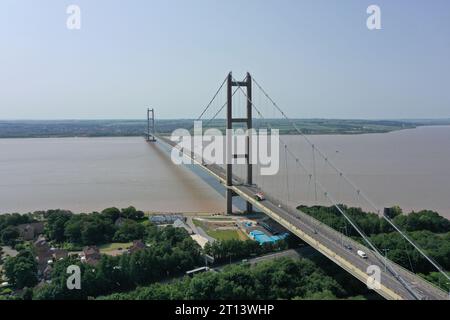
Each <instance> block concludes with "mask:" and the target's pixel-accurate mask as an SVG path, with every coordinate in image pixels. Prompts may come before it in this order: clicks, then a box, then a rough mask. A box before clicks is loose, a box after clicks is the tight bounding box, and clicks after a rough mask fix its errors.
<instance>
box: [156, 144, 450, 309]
mask: <svg viewBox="0 0 450 320" xmlns="http://www.w3.org/2000/svg"><path fill="white" fill-rule="evenodd" d="M158 138H159V141H161V142H163V143H165V144H167V145H169V146H170V147H172V148H176V147H177V146H176V144H175V143H174V142H172V141H171V140H169V139H168V138H166V137H158ZM185 154H186V155H187V156H188V157H190V158H191V159H192V160H193V161H194V162H195V163H196V164H198V165H199V166H200V167H201V168H202V169H203V170H205V171H206V172H207V173H209V174H210V175H212V176H214V177H215V178H216V179H217V180H219V181H220V182H221V183H222V184H223V185H224V186H225V187H227V186H226V172H225V170H224V169H223V168H221V167H219V166H217V165H213V164H212V165H204V164H202V163H201V161H198V160H197V159H196V157H195V156H194V157H192V156H190V155H189V154H187V153H185ZM233 180H234V183H235V185H234V186H231V187H227V188H230V189H232V190H233V191H234V192H235V193H236V194H237V195H239V196H240V197H242V198H243V199H244V200H246V201H248V202H250V203H252V204H253V206H254V207H255V208H258V209H259V210H261V211H262V212H264V213H265V214H267V215H268V216H269V217H271V218H272V219H274V220H275V221H277V222H278V223H280V224H281V225H282V226H284V227H285V228H286V229H288V230H289V231H291V232H292V233H293V234H295V235H297V236H298V237H299V238H301V239H302V240H303V241H305V242H306V243H308V244H309V245H310V246H311V247H313V248H315V249H316V250H317V251H319V252H321V253H322V254H323V255H325V256H326V257H327V258H329V259H330V260H332V261H333V262H334V263H336V264H337V265H339V266H340V267H341V268H343V269H344V270H346V271H347V272H349V273H350V274H351V275H353V276H354V277H356V278H357V279H359V280H360V281H362V282H363V283H367V280H368V278H369V275H368V274H367V273H366V270H367V267H368V266H370V265H377V266H379V267H380V269H381V272H382V273H381V286H380V288H378V289H375V291H377V292H378V293H379V294H380V295H382V296H383V297H385V298H386V299H394V300H403V299H406V300H410V299H416V298H415V296H414V295H413V294H412V293H411V292H410V290H409V289H408V288H407V287H406V286H405V285H403V284H402V283H401V282H400V281H399V280H397V279H396V278H395V277H396V276H395V274H393V273H392V272H390V271H389V269H388V270H387V271H385V268H384V261H383V259H381V258H380V257H379V256H377V255H376V253H375V252H373V251H372V250H371V249H369V248H367V247H365V246H363V245H361V244H359V243H357V242H355V241H353V240H352V239H350V238H348V237H346V236H345V235H343V234H341V233H339V232H337V231H335V230H334V229H332V228H330V227H328V226H326V225H324V224H322V223H320V222H319V221H317V220H316V219H314V218H312V217H310V216H308V215H306V214H304V213H302V212H300V211H299V210H297V209H295V208H288V207H285V206H281V205H280V204H279V203H278V202H277V201H276V199H270V198H267V199H266V200H264V201H261V202H259V201H257V200H255V199H254V194H255V193H256V192H258V191H261V190H260V189H259V188H258V187H257V186H249V185H245V184H243V183H242V182H241V181H240V180H239V179H238V178H237V177H234V178H233ZM343 243H346V244H347V243H351V247H352V249H351V250H349V249H347V248H345V247H344V245H343ZM357 250H362V251H364V252H365V253H366V254H367V256H368V258H367V259H362V258H361V257H359V256H358V255H357V254H356V251H357ZM388 264H389V265H390V266H391V268H394V269H395V271H396V272H397V273H398V274H399V275H400V276H401V277H402V279H403V280H404V281H405V282H406V283H407V284H408V286H409V287H410V288H412V289H413V290H414V291H415V293H416V294H419V295H420V297H421V298H422V299H430V300H445V299H447V298H448V296H447V293H446V292H444V291H442V290H440V289H439V288H437V287H436V286H434V285H432V284H431V283H429V282H427V281H426V280H424V279H422V278H421V277H419V276H417V275H415V274H413V273H411V272H410V271H408V270H406V269H404V268H402V267H400V266H399V265H397V264H395V263H393V262H392V261H389V262H388Z"/></svg>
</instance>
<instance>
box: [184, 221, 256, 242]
mask: <svg viewBox="0 0 450 320" xmlns="http://www.w3.org/2000/svg"><path fill="white" fill-rule="evenodd" d="M192 221H193V223H194V224H195V225H196V226H197V227H200V228H202V229H203V230H204V231H205V232H206V233H207V234H208V236H210V237H212V238H214V239H216V240H231V239H236V240H248V237H247V236H246V235H245V234H244V233H243V232H242V231H241V230H238V229H236V230H215V229H211V228H208V227H207V225H206V224H205V223H203V222H202V221H200V220H197V219H192Z"/></svg>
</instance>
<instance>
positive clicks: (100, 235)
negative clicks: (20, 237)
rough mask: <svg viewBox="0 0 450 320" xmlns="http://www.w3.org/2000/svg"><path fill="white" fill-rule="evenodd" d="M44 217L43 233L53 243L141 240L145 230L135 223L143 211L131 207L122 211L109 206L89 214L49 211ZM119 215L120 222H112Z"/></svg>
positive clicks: (142, 214) (85, 243)
mask: <svg viewBox="0 0 450 320" xmlns="http://www.w3.org/2000/svg"><path fill="white" fill-rule="evenodd" d="M44 217H45V218H46V219H47V223H46V229H45V233H46V235H47V237H48V239H49V240H51V241H52V240H53V241H55V242H57V243H62V242H70V243H73V244H79V245H94V244H102V243H108V242H111V241H116V242H128V241H132V240H137V239H142V237H143V236H144V231H145V230H144V229H145V227H144V226H143V225H142V224H140V223H139V222H140V220H142V218H143V217H144V213H143V212H142V211H138V210H136V209H135V208H134V207H128V208H126V209H122V210H119V209H117V208H109V209H105V210H103V211H102V212H101V213H98V212H93V213H90V214H73V213H72V212H70V211H62V210H51V211H47V212H46V213H45V215H44ZM119 218H121V219H122V221H121V222H120V223H116V221H117V220H118V219H119Z"/></svg>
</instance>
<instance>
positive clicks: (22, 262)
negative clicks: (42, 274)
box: [3, 250, 38, 289]
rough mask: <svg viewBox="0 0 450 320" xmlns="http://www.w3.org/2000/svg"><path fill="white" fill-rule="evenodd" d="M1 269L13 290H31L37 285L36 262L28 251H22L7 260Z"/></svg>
mask: <svg viewBox="0 0 450 320" xmlns="http://www.w3.org/2000/svg"><path fill="white" fill-rule="evenodd" d="M3 269H4V273H5V276H6V277H7V278H8V280H9V283H10V284H11V285H12V286H14V287H15V288H20V289H22V288H24V287H28V288H32V287H34V286H35V285H36V284H37V283H38V278H37V262H36V260H35V259H34V255H33V253H32V252H31V251H29V250H23V251H21V252H19V254H18V255H17V256H15V257H13V258H9V259H7V260H6V262H5V264H4V266H3Z"/></svg>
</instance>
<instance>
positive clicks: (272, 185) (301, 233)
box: [145, 72, 450, 300]
mask: <svg viewBox="0 0 450 320" xmlns="http://www.w3.org/2000/svg"><path fill="white" fill-rule="evenodd" d="M254 88H256V89H257V93H256V92H254V91H253V89H254ZM255 93H256V94H255ZM255 96H258V97H256V98H255ZM223 113H225V115H223ZM208 114H211V115H210V116H208V117H207V115H208ZM254 114H256V117H254V116H253V115H254ZM222 115H223V118H222ZM275 118H278V119H284V122H285V123H288V124H289V130H291V132H295V134H296V138H295V139H289V138H288V137H286V136H280V138H279V142H280V148H279V149H280V150H279V151H280V153H281V154H282V155H283V159H282V160H283V162H284V164H285V166H284V168H280V169H281V170H279V173H277V174H276V175H275V176H263V175H261V174H260V170H259V169H260V166H259V165H258V164H253V163H252V162H253V161H251V150H252V149H251V148H252V138H251V134H252V129H254V125H255V124H256V126H257V127H258V129H262V128H264V129H268V130H273V125H272V124H271V122H273V121H271V120H272V119H275ZM147 119H148V127H147V132H145V135H146V137H147V141H149V143H155V142H157V143H162V144H165V145H167V146H169V147H170V148H172V149H176V150H177V151H178V152H179V153H180V154H182V155H183V156H184V157H187V158H188V159H190V160H191V161H192V163H194V164H196V165H197V166H198V167H200V168H201V169H203V170H204V171H205V172H206V173H208V174H209V175H211V176H212V177H214V178H215V179H217V181H219V182H220V183H221V184H223V185H224V187H225V188H226V207H227V213H229V214H230V213H232V210H233V200H232V199H233V197H240V198H242V199H243V200H244V201H245V202H246V203H247V212H252V211H253V210H255V209H257V210H258V211H261V212H263V213H264V214H266V215H267V216H269V217H270V218H271V219H273V220H274V221H276V222H278V223H279V224H281V225H282V226H283V227H285V228H286V229H287V230H289V231H290V232H291V233H293V234H294V235H296V236H298V237H299V238H300V239H302V240H303V241H304V242H306V243H307V244H309V245H310V246H311V247H313V248H314V249H315V250H317V251H318V252H320V253H321V254H323V255H324V256H326V257H327V258H328V259H330V260H331V261H333V262H334V263H335V264H337V265H338V266H340V267H341V268H342V269H344V270H345V271H347V272H348V273H349V274H351V275H352V276H354V277H355V278H357V279H358V280H360V281H362V282H363V283H364V284H368V283H371V284H372V289H373V290H375V291H376V292H377V293H379V294H380V295H381V296H383V297H384V298H386V299H390V300H446V299H449V294H448V293H447V292H445V291H443V290H441V289H440V288H439V287H437V286H435V285H434V284H432V283H430V282H428V281H426V280H425V279H423V278H422V277H419V276H418V275H416V274H415V273H413V272H411V271H409V270H407V269H405V268H403V267H401V266H400V265H398V264H396V263H394V262H393V261H391V260H389V259H387V258H386V256H383V254H382V253H381V251H380V249H379V248H377V247H376V246H375V245H374V244H373V243H372V241H371V240H370V238H369V237H368V236H367V235H366V234H365V233H364V232H363V230H362V228H360V227H359V226H358V224H357V223H356V222H355V221H353V219H351V217H350V215H349V214H348V212H347V209H346V207H345V206H344V205H342V204H340V203H342V202H339V200H341V198H342V199H344V197H343V196H342V190H343V189H344V186H346V190H348V194H350V195H352V196H354V197H355V198H357V199H358V200H360V201H361V203H362V207H365V208H368V209H370V210H371V211H373V212H375V213H377V214H379V215H380V216H381V217H382V218H383V219H384V220H385V221H386V222H387V223H388V224H389V225H390V226H391V227H392V228H393V230H395V232H398V233H399V234H400V235H401V236H402V237H403V238H404V240H405V242H406V243H408V244H409V245H411V246H412V247H414V249H415V250H417V252H418V253H419V254H420V255H422V257H423V258H424V259H426V260H427V261H428V262H429V263H430V264H431V265H432V266H433V267H434V268H435V269H436V271H437V272H440V273H441V274H442V275H443V276H444V277H445V279H448V280H449V281H450V277H449V275H448V273H447V272H446V271H445V270H444V269H443V268H442V267H441V266H440V265H439V264H438V263H437V262H436V261H434V260H433V259H432V258H431V257H430V256H429V255H427V253H426V252H425V251H424V250H423V249H421V248H420V247H419V246H418V245H417V244H416V243H415V242H414V241H413V240H412V239H411V238H410V237H409V236H408V235H407V234H406V233H405V232H403V231H402V230H401V229H400V228H399V227H398V226H397V225H396V224H395V223H394V222H393V221H392V219H391V218H390V217H389V216H388V215H387V214H385V212H384V210H380V209H379V208H378V207H377V206H376V205H375V204H374V202H373V201H372V200H371V199H370V198H369V197H368V196H367V195H366V194H365V193H364V192H363V191H362V190H361V189H360V188H358V187H357V185H356V184H355V183H354V182H353V181H352V180H350V178H349V177H347V175H346V174H345V173H344V172H342V171H341V170H340V169H339V168H338V166H337V165H336V164H335V163H334V162H333V161H332V159H331V158H330V157H329V156H327V155H326V154H325V152H323V151H322V150H321V149H320V148H319V147H318V146H317V145H316V144H314V143H313V142H312V141H311V138H310V137H309V136H307V135H305V134H304V133H303V132H302V131H301V130H300V129H299V128H298V126H297V125H296V123H295V121H293V120H291V119H290V118H289V117H288V116H287V115H286V113H285V112H284V111H283V110H282V109H281V108H280V106H279V105H278V104H277V103H276V102H275V101H274V99H272V98H271V96H269V94H268V93H267V91H266V90H265V89H264V88H263V87H262V86H261V85H260V84H259V82H257V81H256V80H255V79H254V78H253V77H252V76H251V75H250V74H249V73H247V75H246V77H245V79H243V80H242V81H238V80H236V79H235V78H234V77H233V75H232V73H231V72H230V73H229V74H228V75H227V77H226V78H225V79H224V81H223V82H222V84H221V85H220V86H219V88H218V90H217V91H216V92H215V94H214V95H213V98H212V99H211V100H210V102H209V103H208V104H207V105H206V107H205V108H204V109H203V111H202V113H201V114H200V116H199V117H198V118H197V120H199V121H200V120H205V122H204V126H205V127H208V126H209V125H215V126H220V127H221V129H226V131H227V132H231V131H228V130H233V129H235V127H236V126H238V127H239V128H244V129H247V131H245V139H246V140H245V141H246V143H245V151H244V152H243V153H235V150H234V149H235V148H234V146H233V143H232V139H233V137H232V135H231V134H227V135H226V138H225V139H226V141H225V145H226V154H227V159H228V160H229V161H227V162H226V164H224V165H221V164H215V163H210V162H208V161H207V160H206V159H204V158H203V157H204V156H203V154H199V153H196V152H195V147H193V148H191V149H188V148H181V147H180V145H179V144H178V143H176V142H175V141H172V139H170V137H168V136H164V135H160V134H158V133H157V130H156V127H155V121H154V110H153V109H149V110H148V112H147ZM223 119H225V120H223ZM191 129H192V128H191ZM300 143H302V144H304V147H303V149H302V148H299V147H298V144H300ZM302 150H303V151H302ZM304 150H308V152H304ZM271 151H272V152H275V151H276V150H271ZM307 153H309V155H307ZM238 160H240V162H239V161H238ZM319 161H320V162H321V164H322V166H323V167H326V168H327V170H328V171H327V179H324V177H323V176H322V177H321V176H320V175H319V174H318V173H317V163H318V162H319ZM238 163H239V164H238ZM331 178H333V179H331ZM330 181H334V184H332V183H330ZM301 184H305V185H307V187H305V186H304V187H303V189H302V188H301V187H300V186H299V185H301ZM333 186H334V188H333ZM310 189H313V191H312V192H311V191H310ZM332 191H334V192H332ZM258 193H259V194H263V195H264V199H263V200H262V201H261V199H258V198H257V197H255V195H256V194H258ZM308 193H312V194H313V195H314V201H315V202H317V201H319V200H320V201H321V203H323V204H325V203H327V204H329V205H331V206H334V207H335V208H336V210H337V211H338V212H339V213H340V214H341V215H342V216H343V217H344V218H345V221H346V222H347V223H348V224H349V226H351V227H352V228H353V229H354V230H355V231H356V232H357V233H358V234H359V236H360V237H361V239H362V240H363V243H364V244H362V243H360V242H357V241H355V240H353V239H351V238H350V237H348V236H347V235H346V234H344V233H343V232H339V231H337V230H334V229H333V228H331V227H329V226H327V225H325V224H323V223H321V222H320V221H318V220H317V219H315V218H313V217H311V216H310V215H307V214H305V213H303V212H301V211H300V210H298V209H297V208H296V205H298V203H299V202H304V201H306V200H308V199H306V198H307V194H308ZM358 250H360V251H363V252H364V253H366V255H367V257H366V258H365V259H363V258H362V257H361V256H360V255H358V254H357V252H358ZM373 266H376V267H377V268H376V269H377V270H378V271H379V272H380V274H379V282H374V280H375V279H376V276H375V275H374V273H373V270H374V269H373Z"/></svg>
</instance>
